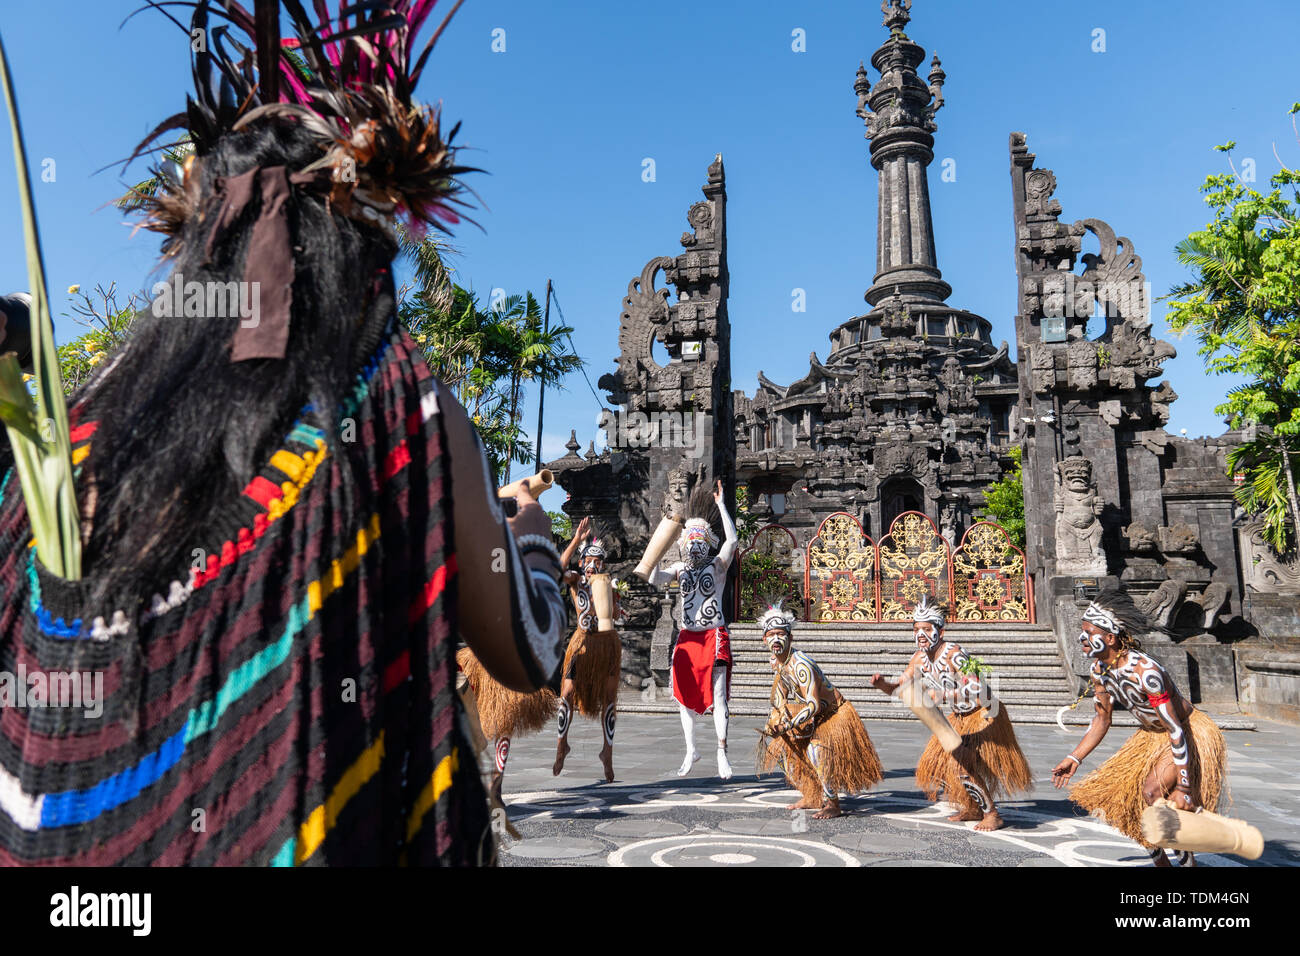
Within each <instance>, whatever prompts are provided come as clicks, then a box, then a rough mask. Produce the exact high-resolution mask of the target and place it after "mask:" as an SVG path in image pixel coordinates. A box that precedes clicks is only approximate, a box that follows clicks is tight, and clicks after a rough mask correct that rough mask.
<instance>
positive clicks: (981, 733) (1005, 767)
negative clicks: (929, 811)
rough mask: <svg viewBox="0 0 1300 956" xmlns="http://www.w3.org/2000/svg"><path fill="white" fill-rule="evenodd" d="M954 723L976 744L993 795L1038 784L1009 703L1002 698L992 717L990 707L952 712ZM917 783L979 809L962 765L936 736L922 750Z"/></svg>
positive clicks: (930, 793) (929, 792)
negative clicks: (964, 779)
mask: <svg viewBox="0 0 1300 956" xmlns="http://www.w3.org/2000/svg"><path fill="white" fill-rule="evenodd" d="M948 723H950V724H951V725H952V727H953V729H954V730H955V731H957V733H959V734H961V735H962V738H963V739H964V740H965V742H966V744H967V745H968V746H972V747H974V748H975V753H976V763H975V769H976V770H977V771H978V773H979V777H980V779H981V780H982V781H983V782H984V784H985V786H987V787H988V788H989V796H991V797H993V798H994V799H995V800H996V799H997V798H998V796H1004V797H1007V796H1011V795H1012V794H1016V793H1027V792H1029V791H1030V790H1032V789H1033V787H1034V775H1033V772H1032V771H1031V770H1030V769H1029V762H1028V761H1027V760H1026V759H1025V754H1024V752H1023V751H1022V750H1021V749H1020V742H1019V741H1017V740H1016V731H1015V728H1014V727H1012V726H1011V718H1010V717H1009V716H1007V707H1006V705H1005V704H1003V703H1001V702H1000V701H999V703H998V715H997V716H996V717H994V718H992V719H989V715H988V708H986V707H981V708H980V709H979V710H975V711H972V712H971V713H969V714H949V715H948ZM916 785H917V786H918V787H920V788H921V789H922V790H924V791H925V793H926V796H928V797H929V798H930V799H931V800H938V799H939V794H940V793H942V794H943V797H944V799H945V800H947V801H948V802H949V803H952V804H955V805H956V806H958V807H960V808H961V810H963V811H965V812H971V811H978V810H979V808H978V807H977V806H976V805H975V801H974V800H972V799H971V797H970V794H968V793H967V792H966V788H965V787H963V786H962V784H961V768H960V767H959V766H958V765H957V761H955V760H953V759H952V757H950V756H949V755H948V754H946V753H945V752H944V750H943V748H942V747H941V746H939V741H938V739H937V738H936V737H934V736H933V735H931V737H930V741H929V743H927V744H926V745H925V750H924V751H922V753H921V759H920V761H919V762H918V763H917V765H916Z"/></svg>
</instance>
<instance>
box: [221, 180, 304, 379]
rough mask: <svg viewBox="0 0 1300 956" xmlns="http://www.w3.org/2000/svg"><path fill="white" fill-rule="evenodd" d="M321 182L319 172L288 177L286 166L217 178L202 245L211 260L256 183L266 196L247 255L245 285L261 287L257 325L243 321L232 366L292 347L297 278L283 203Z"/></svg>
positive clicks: (277, 356)
mask: <svg viewBox="0 0 1300 956" xmlns="http://www.w3.org/2000/svg"><path fill="white" fill-rule="evenodd" d="M320 178H321V177H320V176H319V175H318V174H317V173H316V172H299V173H293V174H290V173H289V172H288V169H287V168H286V167H284V166H264V167H254V168H253V169H250V170H248V172H246V173H241V174H240V175H238V176H230V177H222V178H220V179H218V180H217V195H218V196H220V198H221V206H220V208H219V209H218V211H217V221H216V222H215V223H214V224H213V226H212V231H211V232H209V233H208V240H207V243H206V244H205V245H204V249H203V252H204V257H205V258H207V259H210V258H211V257H212V247H213V246H214V245H215V244H216V243H217V242H218V241H219V240H220V239H221V237H222V236H223V235H225V232H226V230H227V229H228V228H229V227H230V225H231V224H232V223H234V222H235V221H236V220H238V219H239V217H240V215H241V214H242V213H243V211H244V209H245V207H247V205H248V203H249V202H250V201H251V200H252V198H253V188H254V185H256V187H257V191H258V192H259V193H260V195H261V198H262V206H261V211H260V212H259V213H258V216H257V221H256V222H255V223H254V224H253V234H252V237H251V238H250V240H249V243H248V254H247V256H246V257H245V259H244V281H245V282H247V283H257V287H256V288H257V290H258V296H259V300H258V301H259V310H258V313H259V321H258V323H257V325H254V326H245V325H244V324H243V323H242V322H241V323H240V326H239V328H238V329H236V330H235V337H234V339H233V341H232V342H231V348H230V360H231V361H232V362H243V361H245V360H247V359H259V358H271V359H281V358H284V354H285V349H286V347H287V346H288V344H289V312H290V309H291V307H292V306H293V279H294V266H293V248H292V246H291V244H290V240H289V221H288V217H287V215H286V212H285V203H286V202H287V201H288V199H289V187H290V185H294V186H301V185H306V184H308V183H314V182H316V181H317V180H319V179H320ZM250 288H251V286H250Z"/></svg>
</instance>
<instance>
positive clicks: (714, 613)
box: [650, 481, 737, 780]
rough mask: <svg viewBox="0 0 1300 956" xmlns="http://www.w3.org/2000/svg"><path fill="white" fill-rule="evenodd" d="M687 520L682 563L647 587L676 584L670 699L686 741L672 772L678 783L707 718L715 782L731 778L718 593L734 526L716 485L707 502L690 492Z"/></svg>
mask: <svg viewBox="0 0 1300 956" xmlns="http://www.w3.org/2000/svg"><path fill="white" fill-rule="evenodd" d="M688 515H689V516H688V518H687V521H686V525H685V527H684V528H683V529H682V533H681V537H680V538H679V540H678V544H677V546H678V550H679V551H680V552H681V553H682V554H683V555H684V556H685V558H686V560H685V561H678V562H676V563H674V564H673V565H671V566H670V567H669V568H667V569H666V570H659V569H657V568H656V569H655V571H654V572H653V574H652V575H651V577H650V583H651V584H654V585H655V586H656V587H667V586H668V585H669V584H671V583H672V582H673V581H674V580H676V581H677V582H678V589H679V591H678V593H679V597H680V602H681V603H680V609H681V622H682V627H681V630H680V631H679V632H678V634H677V644H676V646H675V647H674V648H673V659H672V681H673V697H674V698H676V700H677V710H678V713H679V715H680V716H681V720H682V735H683V736H684V737H685V738H686V757H685V759H683V760H682V765H681V766H680V767H679V768H677V776H679V777H684V776H686V775H687V774H688V773H690V772H691V767H692V765H694V763H695V762H696V761H697V760H699V759H700V752H699V751H698V750H696V749H695V717H694V715H695V714H707V713H709V711H710V710H712V712H713V727H714V730H715V731H716V732H717V735H718V776H720V777H721V778H722V779H723V780H729V779H730V778H731V763H730V762H729V761H728V760H727V716H728V713H727V701H728V700H729V699H730V696H731V638H730V635H729V634H728V633H727V621H726V618H725V617H724V616H723V613H722V592H723V589H724V588H725V587H726V586H727V568H728V567H729V566H730V565H731V559H732V557H733V556H734V555H735V553H736V541H737V538H736V526H735V524H734V523H733V522H732V520H731V515H730V514H729V513H728V512H727V508H726V506H725V505H723V503H722V482H721V481H719V482H718V483H717V489H716V490H715V492H714V493H713V495H712V497H711V498H710V495H709V489H708V486H707V485H704V484H703V483H701V484H699V485H697V486H696V488H695V490H694V491H692V492H691V497H690V504H689V511H688ZM715 515H716V516H717V517H718V519H719V520H721V522H722V530H723V533H724V535H725V537H724V539H723V542H722V547H721V548H719V549H718V553H717V556H716V557H712V558H711V557H710V553H711V552H712V549H713V548H714V547H716V546H717V544H718V536H717V535H716V534H714V533H713V528H712V523H713V522H712V518H713V516H715Z"/></svg>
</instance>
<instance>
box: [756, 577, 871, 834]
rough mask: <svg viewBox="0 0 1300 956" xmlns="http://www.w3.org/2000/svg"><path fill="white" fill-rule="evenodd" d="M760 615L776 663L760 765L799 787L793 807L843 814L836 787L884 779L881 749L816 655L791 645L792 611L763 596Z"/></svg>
mask: <svg viewBox="0 0 1300 956" xmlns="http://www.w3.org/2000/svg"><path fill="white" fill-rule="evenodd" d="M758 623H759V626H760V627H761V628H762V629H763V641H764V643H766V644H767V649H768V651H769V652H770V653H771V655H772V661H771V663H772V669H773V670H774V671H776V676H775V677H774V678H773V680H772V693H771V703H772V713H771V715H770V716H769V717H768V718H767V723H766V724H764V726H763V730H762V734H763V737H762V739H761V740H760V743H759V746H760V748H761V749H760V752H759V761H758V769H759V772H760V773H762V772H764V771H768V770H772V769H773V768H775V767H780V768H781V770H782V771H783V772H784V773H785V778H786V780H787V781H788V782H789V783H790V785H791V786H792V787H794V788H795V789H797V790H798V791H799V794H800V799H799V801H798V802H797V803H793V804H791V805H790V809H791V810H802V809H812V808H816V809H817V812H816V813H815V814H813V819H816V820H828V819H830V818H832V817H838V816H841V815H842V813H843V811H842V810H841V809H840V797H839V795H840V792H841V791H843V792H845V793H847V794H849V795H850V796H852V795H853V794H856V793H862V792H863V791H865V790H869V789H870V788H871V787H873V786H875V785H876V784H878V783H879V782H880V781H881V780H883V779H884V776H885V771H884V768H883V767H881V765H880V757H879V756H877V754H876V748H875V747H874V746H873V745H872V743H871V737H870V736H868V734H867V729H866V727H864V726H863V725H862V718H861V717H859V716H858V712H857V711H856V710H855V709H854V708H853V705H852V704H850V703H849V702H848V701H847V700H845V699H844V695H843V694H841V693H840V692H839V691H838V690H837V689H836V688H835V685H834V684H832V683H831V682H830V679H829V678H828V677H827V676H826V675H825V673H823V672H822V669H821V668H820V667H818V666H817V662H816V661H814V660H813V659H812V658H811V657H809V656H808V655H807V654H805V653H804V652H803V651H797V650H795V649H794V641H793V637H792V633H791V632H792V631H793V630H794V615H793V614H790V613H789V612H787V611H783V610H782V609H781V602H780V600H777V601H775V602H770V601H769V603H768V608H767V610H766V611H765V612H764V613H763V615H762V616H761V617H760V618H759V619H758Z"/></svg>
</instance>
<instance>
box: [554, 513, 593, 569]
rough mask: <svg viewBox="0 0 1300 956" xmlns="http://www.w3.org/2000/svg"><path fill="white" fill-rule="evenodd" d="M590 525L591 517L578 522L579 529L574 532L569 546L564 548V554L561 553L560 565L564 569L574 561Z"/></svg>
mask: <svg viewBox="0 0 1300 956" xmlns="http://www.w3.org/2000/svg"><path fill="white" fill-rule="evenodd" d="M590 527H591V519H590V518H583V519H582V520H581V521H579V522H578V530H577V531H575V532H574V533H573V540H572V541H570V542H569V546H568V547H567V548H565V549H564V554H562V555H560V567H562V568H563V569H564V570H566V571H567V570H569V565H571V564H572V563H573V555H574V554H575V553H576V552H577V550H578V545H579V544H581V543H582V540H583V539H584V538H585V537H587V529H588V528H590Z"/></svg>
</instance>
